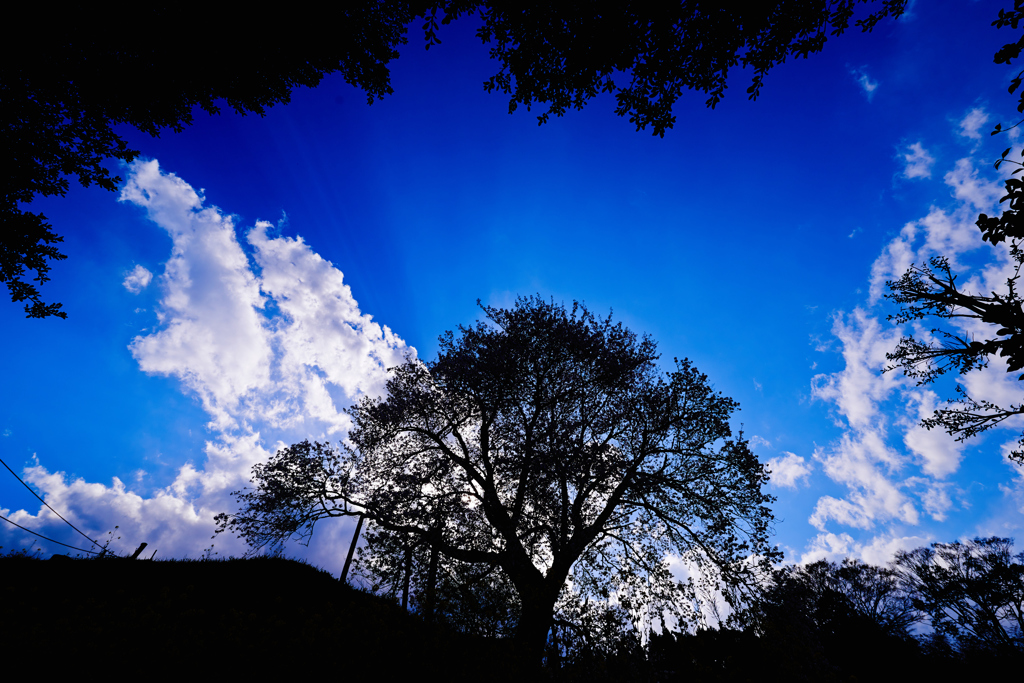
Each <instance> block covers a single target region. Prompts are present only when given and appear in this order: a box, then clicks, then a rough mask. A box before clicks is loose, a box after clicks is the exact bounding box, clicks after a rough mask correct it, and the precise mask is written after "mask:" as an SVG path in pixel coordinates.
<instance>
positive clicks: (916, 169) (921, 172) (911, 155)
mask: <svg viewBox="0 0 1024 683" xmlns="http://www.w3.org/2000/svg"><path fill="white" fill-rule="evenodd" d="M907 149H908V150H910V151H909V152H906V153H905V154H904V155H903V160H904V161H905V162H906V166H905V167H904V169H903V177H905V178H931V177H932V164H934V163H935V157H933V156H932V155H931V154H929V153H928V150H926V149H925V148H924V147H922V146H921V143H920V142H915V143H914V144H912V145H909V146H908V147H907Z"/></svg>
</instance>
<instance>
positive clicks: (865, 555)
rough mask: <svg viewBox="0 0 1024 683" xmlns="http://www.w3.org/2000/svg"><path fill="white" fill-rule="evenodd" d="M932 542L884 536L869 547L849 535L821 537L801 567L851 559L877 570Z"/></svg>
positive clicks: (876, 539) (801, 561)
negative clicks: (901, 553)
mask: <svg viewBox="0 0 1024 683" xmlns="http://www.w3.org/2000/svg"><path fill="white" fill-rule="evenodd" d="M930 542H931V539H930V538H927V537H924V536H898V535H894V534H883V535H880V536H875V537H873V538H871V539H870V540H869V541H868V542H866V543H858V542H857V541H856V540H854V538H853V537H852V536H850V535H849V534H832V533H821V534H818V535H817V536H816V537H815V538H813V539H812V540H811V542H810V543H809V544H808V546H807V551H806V552H805V553H804V554H803V555H801V557H800V561H799V564H810V563H812V562H817V561H818V560H829V561H832V562H839V561H841V560H843V559H844V558H847V557H854V558H859V559H860V560H861V561H863V562H867V563H868V564H873V565H875V566H885V565H887V564H889V563H890V562H892V560H893V558H895V556H896V551H897V550H913V549H915V548H920V547H923V546H926V545H928V544H929V543H930Z"/></svg>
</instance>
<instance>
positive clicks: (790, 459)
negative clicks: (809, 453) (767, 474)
mask: <svg viewBox="0 0 1024 683" xmlns="http://www.w3.org/2000/svg"><path fill="white" fill-rule="evenodd" d="M784 452H785V454H786V455H785V457H782V458H772V459H770V460H769V461H768V467H769V469H771V472H772V478H771V482H772V484H773V485H775V486H782V487H784V488H788V489H795V488H797V485H798V484H799V483H800V481H801V480H803V481H806V479H807V477H808V475H810V473H811V468H810V466H809V465H808V464H807V461H806V460H804V459H803V458H802V457H800V456H799V455H797V454H796V453H790V452H789V451H784Z"/></svg>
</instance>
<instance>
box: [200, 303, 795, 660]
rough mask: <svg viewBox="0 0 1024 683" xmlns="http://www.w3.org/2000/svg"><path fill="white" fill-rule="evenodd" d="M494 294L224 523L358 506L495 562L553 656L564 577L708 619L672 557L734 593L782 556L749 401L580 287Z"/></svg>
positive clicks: (460, 555) (531, 652)
mask: <svg viewBox="0 0 1024 683" xmlns="http://www.w3.org/2000/svg"><path fill="white" fill-rule="evenodd" d="M483 310H484V312H485V314H486V318H487V321H483V322H479V323H477V324H476V325H475V326H472V327H460V328H459V334H458V335H454V334H452V333H450V332H449V333H447V334H446V335H444V336H442V337H441V351H440V354H439V357H438V358H437V360H435V361H433V362H430V363H426V364H425V363H421V362H419V361H409V362H407V363H406V364H404V365H402V366H401V367H398V368H395V369H394V370H393V373H392V377H391V379H390V380H389V382H388V384H387V396H386V397H383V398H379V399H371V398H366V399H364V400H363V401H362V402H361V403H359V404H357V405H356V406H354V407H353V408H352V409H351V415H352V417H353V419H354V423H355V427H354V429H353V430H352V432H351V433H350V435H349V439H350V441H351V446H350V447H348V446H343V447H342V448H341V449H334V448H332V447H330V446H327V445H325V444H310V443H308V442H304V443H301V444H296V445H294V446H292V447H290V448H287V449H283V450H281V451H279V452H278V454H277V455H276V457H275V458H274V459H272V460H271V461H270V462H269V463H267V464H265V465H258V466H256V468H254V478H253V483H254V485H255V487H254V488H253V489H252V490H247V491H243V492H240V493H239V494H238V495H239V499H240V502H241V510H240V512H239V513H238V514H237V515H233V516H229V515H222V516H220V522H221V525H222V528H229V529H232V530H233V531H235V532H237V533H238V534H239V535H241V536H242V537H244V538H246V539H247V540H248V541H249V542H250V543H251V544H253V545H254V546H257V547H258V546H259V545H261V544H266V543H268V542H275V541H279V540H281V539H283V538H286V537H288V536H289V535H292V534H299V535H304V534H311V533H312V529H313V526H314V524H315V523H316V522H317V521H318V520H320V519H323V518H326V517H332V516H339V515H349V514H362V515H364V516H365V517H366V519H368V520H369V521H370V522H371V525H372V526H373V527H376V528H379V529H383V530H386V531H389V532H393V533H396V534H400V535H405V536H407V537H409V538H411V539H413V540H415V541H416V542H417V543H421V544H423V545H425V546H427V547H429V548H430V549H431V550H433V551H436V552H437V553H438V555H439V556H441V557H443V558H449V559H451V560H453V561H455V562H458V563H461V564H464V565H471V566H475V567H478V568H482V569H487V568H493V569H494V570H496V571H498V572H500V574H501V575H502V579H503V580H507V582H508V583H509V584H511V585H512V587H513V588H514V590H515V593H516V596H517V598H518V601H519V610H518V616H517V623H516V626H515V637H516V639H517V641H518V643H519V647H520V648H521V651H522V652H523V654H524V655H525V656H526V657H527V658H528V659H529V660H530V661H534V662H537V663H539V662H540V658H541V655H542V651H543V648H544V645H545V642H546V640H547V636H548V633H549V630H550V629H551V627H552V621H553V614H554V610H555V605H556V602H557V601H558V600H559V596H560V595H563V596H564V595H565V594H566V593H567V592H568V593H569V594H570V595H572V596H574V597H575V599H576V601H577V602H582V601H584V600H585V599H590V600H595V601H607V599H608V597H609V595H610V594H611V593H615V596H616V598H617V600H618V603H619V605H620V606H622V607H623V608H625V609H626V610H628V611H630V612H632V613H633V614H634V615H639V614H640V613H641V612H642V611H643V610H653V613H655V614H659V615H660V614H662V610H670V611H672V612H674V613H676V614H677V615H679V616H680V617H683V618H693V616H694V615H693V613H689V612H687V611H686V608H685V607H684V606H685V605H692V604H693V601H694V600H695V599H696V596H695V593H694V590H695V585H694V583H693V582H692V581H691V582H688V583H683V582H680V581H679V580H677V578H676V577H675V576H674V575H673V573H672V571H671V569H670V565H669V562H670V560H671V558H672V557H673V556H674V557H677V558H678V557H682V558H683V559H684V560H686V561H687V562H689V563H690V565H691V567H692V568H694V569H695V570H696V571H695V574H696V575H697V576H699V577H701V580H702V581H704V582H706V585H704V586H703V588H705V589H707V588H713V587H720V588H722V589H724V590H725V591H726V593H728V592H729V591H728V589H729V588H730V587H733V588H734V587H738V586H742V585H744V584H748V585H749V584H750V583H752V582H753V581H754V579H755V575H757V574H759V573H763V572H766V571H768V570H769V569H770V565H771V562H772V561H773V560H776V559H778V558H780V557H781V553H779V552H778V551H777V550H775V549H774V548H772V547H771V546H770V545H769V540H768V536H769V532H770V525H771V521H772V515H771V512H770V510H769V509H768V507H766V504H767V503H769V502H770V501H771V500H772V498H771V497H770V496H768V495H766V494H764V493H762V491H761V487H762V485H764V484H765V483H766V482H767V480H768V474H767V472H766V468H765V466H764V465H762V464H761V463H760V462H758V460H757V458H756V457H755V455H754V454H753V453H751V451H750V450H749V448H748V444H747V442H746V441H745V440H744V439H743V438H742V435H740V437H739V438H733V436H732V433H731V430H730V426H729V418H730V416H731V414H732V412H733V411H734V410H735V409H736V403H735V402H733V401H732V400H731V399H728V398H726V397H723V396H722V395H721V394H718V393H715V392H714V391H713V390H712V389H711V387H710V385H709V384H708V379H707V377H706V376H705V375H702V374H700V373H699V372H698V371H697V370H696V369H695V368H694V367H693V365H692V364H691V363H690V362H689V361H686V360H683V361H677V362H676V368H675V370H673V371H672V372H670V373H667V374H662V373H660V372H659V371H658V369H657V366H656V360H657V358H658V355H657V353H656V349H655V343H654V342H653V341H652V340H651V339H650V338H648V337H643V338H638V337H637V336H636V335H635V334H634V333H632V332H631V331H629V330H628V329H626V328H624V327H623V326H622V324H621V323H618V324H613V323H612V321H611V317H610V316H609V317H608V318H607V319H597V318H595V317H594V316H593V315H592V314H591V313H589V312H588V311H587V309H586V308H585V307H584V306H582V305H574V306H573V307H572V309H571V310H567V309H566V308H564V307H562V306H559V305H556V304H553V303H546V302H544V301H542V300H540V299H538V298H521V299H519V300H518V302H517V303H516V305H515V306H514V307H512V308H511V309H498V308H491V307H484V308H483Z"/></svg>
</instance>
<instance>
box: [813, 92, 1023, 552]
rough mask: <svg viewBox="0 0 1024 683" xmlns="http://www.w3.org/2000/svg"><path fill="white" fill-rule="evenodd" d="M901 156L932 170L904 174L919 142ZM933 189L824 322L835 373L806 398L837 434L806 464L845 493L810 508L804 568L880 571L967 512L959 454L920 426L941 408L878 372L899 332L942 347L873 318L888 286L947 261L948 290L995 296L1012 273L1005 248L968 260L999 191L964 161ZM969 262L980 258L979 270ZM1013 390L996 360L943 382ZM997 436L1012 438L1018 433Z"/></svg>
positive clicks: (988, 394)
mask: <svg viewBox="0 0 1024 683" xmlns="http://www.w3.org/2000/svg"><path fill="white" fill-rule="evenodd" d="M985 120H986V117H985V115H984V112H982V111H980V110H975V111H973V112H971V114H969V115H968V117H967V118H965V119H964V121H963V122H961V134H964V135H967V136H968V137H972V135H970V133H971V132H976V131H977V130H978V129H979V128H980V126H982V125H984V123H985ZM909 150H910V153H908V154H907V155H905V157H904V159H905V161H906V162H907V170H906V171H905V175H907V177H928V175H930V164H931V163H932V161H933V160H931V159H930V157H929V158H928V161H927V164H926V165H920V166H916V167H915V166H914V165H913V164H914V163H920V164H924V159H925V156H926V155H927V152H926V151H925V150H924V148H923V147H921V146H920V144H919V143H918V144H916V145H912V146H911V147H910V148H909ZM912 169H913V170H912ZM926 170H927V173H926ZM915 174H917V175H915ZM943 181H944V183H945V185H946V187H947V188H948V190H949V192H950V195H951V197H952V200H953V203H952V204H951V205H950V206H946V207H936V206H933V207H931V208H930V209H929V211H928V212H927V214H926V215H925V216H924V217H922V218H920V219H918V220H916V221H912V222H910V223H907V224H906V225H904V227H903V228H902V229H901V230H900V232H899V234H898V235H896V237H895V238H893V239H892V240H891V241H890V242H889V243H888V244H887V245H886V246H885V247H884V248H883V250H882V253H881V254H880V255H879V257H878V258H877V259H876V260H875V262H874V264H873V265H872V269H871V288H870V293H869V297H868V301H867V302H866V304H865V305H864V306H863V307H858V308H855V309H854V310H853V312H852V313H842V312H840V313H837V314H836V315H835V316H834V321H833V328H832V335H833V339H834V340H835V341H836V342H838V344H839V348H840V349H841V353H842V356H843V367H842V369H841V370H839V371H838V372H832V373H825V374H819V375H817V376H815V377H814V379H813V382H812V388H811V389H812V397H813V398H814V399H816V400H819V401H822V402H823V403H825V404H827V405H829V406H830V408H831V409H832V411H833V416H834V418H835V420H836V423H837V424H838V425H839V426H840V427H841V430H842V432H841V435H840V437H839V438H837V439H835V440H834V441H833V442H832V443H829V444H827V445H825V446H819V447H818V448H816V449H815V452H814V455H813V460H814V461H816V462H818V463H820V466H821V470H822V471H823V472H824V473H825V475H826V476H828V477H829V478H830V479H831V480H832V481H833V482H835V483H837V484H839V485H841V486H842V487H843V488H844V489H845V492H840V493H835V492H832V493H831V494H830V495H822V496H820V497H819V498H818V500H817V503H816V504H815V506H814V510H813V512H812V513H811V515H810V517H809V519H808V522H809V523H810V524H811V525H813V526H814V527H816V528H817V529H818V530H819V534H818V536H817V537H816V538H815V539H814V540H813V541H812V542H811V543H810V544H809V545H808V546H807V549H806V552H805V553H804V555H803V561H813V560H815V559H822V558H830V559H839V558H841V557H845V556H848V555H852V556H858V557H861V558H863V559H864V560H865V561H874V562H876V563H878V562H884V561H888V559H889V558H891V556H892V554H893V553H894V552H895V550H896V549H899V548H904V547H918V546H920V545H924V544H926V543H927V542H928V539H927V538H926V536H927V534H925V533H923V532H921V533H918V532H914V533H910V534H909V535H908V534H907V531H908V530H913V529H915V528H921V527H922V526H923V525H924V524H925V523H926V522H929V523H934V522H947V520H949V519H950V516H951V511H952V510H954V509H955V508H956V506H957V505H958V504H959V505H967V504H968V503H964V502H963V501H959V499H960V498H962V497H963V495H964V486H969V485H970V484H969V481H970V480H969V479H968V483H964V476H966V477H968V478H969V477H970V476H971V475H970V474H967V475H964V473H963V472H962V471H961V467H962V463H963V460H964V448H965V445H964V444H963V443H958V442H956V441H955V440H954V439H953V438H952V437H951V436H949V434H947V433H946V432H945V431H944V430H942V429H941V428H938V429H933V430H927V429H924V428H923V427H921V425H920V423H921V420H922V418H925V417H930V416H932V415H933V414H934V411H935V410H936V409H937V408H938V407H939V406H940V403H941V401H940V398H939V395H938V394H937V393H936V391H935V390H933V388H932V387H930V386H925V387H919V386H917V385H916V384H915V383H914V382H913V381H910V380H908V379H907V378H906V377H904V376H903V375H902V374H901V372H900V371H898V370H894V371H889V372H885V371H884V370H885V368H886V367H887V365H888V364H889V361H888V359H887V358H886V353H887V352H891V351H892V350H893V349H894V348H895V347H896V344H897V342H898V340H899V338H900V337H901V336H903V335H904V334H913V335H914V337H915V338H917V339H919V340H922V341H926V342H928V341H931V342H935V341H941V340H936V339H935V338H934V335H933V332H932V331H931V330H930V329H927V328H926V327H922V326H921V325H916V324H912V325H909V326H905V327H903V328H900V327H897V326H895V325H892V324H889V323H886V322H884V318H885V313H886V312H888V311H890V310H891V308H888V309H885V310H881V308H880V307H881V305H882V304H883V294H884V293H885V292H886V287H885V283H886V282H887V281H890V280H896V279H898V278H899V277H900V276H902V274H903V273H905V272H906V271H907V269H908V268H910V266H911V265H913V264H918V265H920V264H923V263H926V262H927V261H928V259H929V258H930V257H932V256H937V255H941V256H945V257H947V258H948V259H949V262H950V264H951V266H952V267H953V268H954V269H955V270H956V271H957V272H960V273H963V274H965V275H962V276H961V280H959V281H958V282H959V284H960V286H961V287H962V288H963V289H964V290H965V291H976V292H991V291H1000V290H1004V289H1005V287H1006V281H1007V278H1009V277H1012V276H1013V275H1014V271H1013V265H1014V264H1013V263H1012V259H1011V258H1010V257H1009V253H1008V251H1007V249H1006V248H1005V245H1000V246H999V247H997V248H993V247H991V246H986V247H985V251H980V252H978V251H976V250H978V248H979V247H981V246H982V245H983V242H982V241H981V238H980V234H979V231H978V229H977V227H976V226H975V221H976V220H977V216H978V213H979V212H981V211H986V212H989V213H992V212H993V210H995V209H996V208H997V206H998V202H999V198H1000V196H1001V188H1000V183H999V182H997V181H993V180H989V179H985V178H982V177H981V175H980V174H979V171H978V169H977V168H976V166H975V162H974V161H973V160H972V159H970V158H964V159H960V160H959V161H957V162H956V164H955V165H954V167H953V168H952V169H951V170H950V171H949V172H948V173H946V174H945V175H944V176H943ZM979 256H980V257H983V258H986V259H987V260H986V261H984V263H983V264H982V265H981V266H980V267H979V266H978V261H979ZM947 324H948V325H949V326H951V327H953V328H954V329H957V330H958V331H959V332H962V333H963V334H965V335H968V336H971V335H973V336H974V337H975V338H983V337H985V336H990V335H991V334H992V330H991V329H990V326H989V325H988V324H987V323H981V322H979V321H975V320H969V319H959V318H957V319H952V320H950V321H948V323H947ZM819 346H820V347H821V348H822V349H828V348H830V345H828V344H825V345H819ZM1015 380H1016V377H1015V376H1011V377H1008V376H1007V374H1006V372H1005V361H1004V360H1003V359H1000V358H995V359H993V360H992V362H991V364H990V367H989V368H987V369H986V370H984V371H977V372H972V373H969V374H968V375H966V376H963V377H958V378H950V380H949V382H947V384H951V385H954V386H955V382H959V383H960V384H961V385H962V386H963V387H964V388H965V390H966V391H967V392H968V393H969V394H970V395H971V396H973V397H976V398H978V399H983V400H988V401H991V402H993V403H996V404H1000V405H1008V404H1010V403H1019V402H1020V386H1019V383H1018V382H1016V381H1015ZM950 389H951V387H946V390H950ZM1022 422H1024V421H1022ZM1006 426H1008V427H1014V428H1016V429H1018V430H1019V429H1020V428H1021V426H1022V425H1021V424H1020V423H1018V424H1016V425H1006ZM1015 492H1016V489H1014V488H1013V487H1008V488H1006V490H1005V491H1004V494H1005V495H1006V496H1007V498H1009V499H1012V498H1013V496H1014V495H1015ZM954 499H958V500H957V501H955V500H954ZM837 527H838V528H837ZM968 533H969V532H968ZM865 538H867V539H870V540H865Z"/></svg>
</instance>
